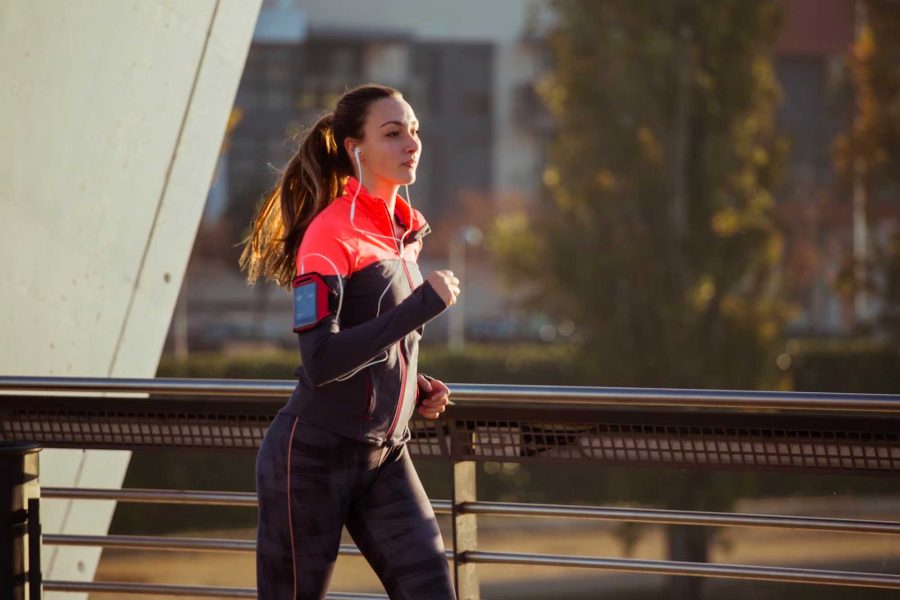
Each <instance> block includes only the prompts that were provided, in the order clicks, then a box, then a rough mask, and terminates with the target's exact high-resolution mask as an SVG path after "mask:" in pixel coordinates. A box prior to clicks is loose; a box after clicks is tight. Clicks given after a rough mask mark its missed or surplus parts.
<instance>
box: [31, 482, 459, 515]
mask: <svg viewBox="0 0 900 600" xmlns="http://www.w3.org/2000/svg"><path fill="white" fill-rule="evenodd" d="M41 497H42V498H43V499H44V500H47V499H50V500H116V501H118V502H130V503H135V504H188V505H200V506H240V507H247V508H256V506H257V498H256V494H254V493H253V492H216V491H199V490H160V489H148V488H123V489H121V490H114V489H107V488H61V487H43V488H41ZM431 507H432V508H433V509H434V512H436V513H438V514H442V513H444V514H449V513H450V512H451V511H452V509H453V503H452V502H450V501H449V500H432V501H431Z"/></svg>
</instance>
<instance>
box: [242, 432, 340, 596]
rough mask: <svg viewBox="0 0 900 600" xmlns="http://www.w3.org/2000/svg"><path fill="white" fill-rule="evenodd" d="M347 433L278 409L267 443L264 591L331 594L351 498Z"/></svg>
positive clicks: (259, 469)
mask: <svg viewBox="0 0 900 600" xmlns="http://www.w3.org/2000/svg"><path fill="white" fill-rule="evenodd" d="M344 443H345V440H343V439H342V438H339V437H338V436H334V435H333V434H330V433H328V432H325V431H323V430H321V429H319V428H317V427H315V426H311V425H307V424H305V423H301V422H300V421H299V420H298V419H296V418H295V417H291V416H289V415H281V414H279V415H278V416H277V417H276V418H275V420H274V421H273V422H272V425H271V426H270V428H269V431H268V432H267V433H266V438H265V440H264V441H263V444H262V445H261V446H260V451H259V454H258V456H257V465H256V476H257V495H258V498H259V528H258V532H257V587H258V593H259V598H260V599H261V600H268V599H276V598H277V599H279V600H281V599H284V598H296V599H298V600H305V599H319V598H324V597H325V593H326V591H327V589H328V582H329V581H330V579H331V574H332V571H333V570H334V563H335V561H336V560H337V554H338V548H339V546H340V539H341V528H342V526H343V523H344V517H345V515H346V510H347V505H348V502H349V494H350V487H351V486H350V482H351V474H349V473H347V468H346V467H347V464H346V460H345V459H346V457H347V453H346V452H345V451H344V450H345V448H343V447H342V446H343V445H344Z"/></svg>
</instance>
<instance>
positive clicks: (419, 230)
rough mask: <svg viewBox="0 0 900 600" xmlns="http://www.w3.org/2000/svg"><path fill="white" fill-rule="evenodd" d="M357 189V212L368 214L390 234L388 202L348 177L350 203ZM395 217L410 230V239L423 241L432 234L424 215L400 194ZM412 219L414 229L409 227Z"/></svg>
mask: <svg viewBox="0 0 900 600" xmlns="http://www.w3.org/2000/svg"><path fill="white" fill-rule="evenodd" d="M357 189H358V190H359V194H358V195H357V196H356V205H357V209H356V210H357V211H362V212H365V213H367V214H368V215H369V216H371V217H372V218H374V219H375V222H376V223H378V226H379V227H380V228H384V229H385V231H386V232H387V233H388V234H390V233H391V231H390V230H389V229H388V226H389V223H388V220H387V202H386V201H385V200H384V199H383V198H381V197H379V196H373V195H372V194H370V193H369V190H367V189H366V186H360V184H359V181H357V179H356V178H355V177H347V181H346V182H345V183H344V197H345V198H346V199H347V201H348V202H350V201H352V200H353V195H354V194H356V190H357ZM394 216H395V217H396V218H397V220H398V221H399V222H400V224H401V225H402V226H403V227H405V228H408V229H409V230H410V235H409V236H408V237H414V238H416V239H421V238H422V237H424V236H425V235H427V234H428V233H430V232H431V228H430V227H429V226H428V223H427V222H426V221H425V218H424V217H423V216H422V213H420V212H419V211H417V210H414V209H412V207H410V205H409V203H408V202H407V201H406V200H404V199H403V196H401V195H400V194H397V196H396V199H395V201H394ZM410 219H412V227H410V226H409V225H410Z"/></svg>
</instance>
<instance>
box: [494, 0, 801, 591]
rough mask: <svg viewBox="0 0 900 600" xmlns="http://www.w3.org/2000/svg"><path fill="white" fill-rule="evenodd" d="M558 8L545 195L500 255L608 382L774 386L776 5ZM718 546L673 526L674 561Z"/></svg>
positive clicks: (500, 230) (733, 1) (508, 224)
mask: <svg viewBox="0 0 900 600" xmlns="http://www.w3.org/2000/svg"><path fill="white" fill-rule="evenodd" d="M553 7H554V10H555V16H556V19H555V23H556V24H555V27H554V30H553V31H552V33H551V35H550V48H551V54H552V59H553V68H552V72H551V75H550V77H549V79H548V80H547V82H546V83H545V84H544V85H543V89H542V93H543V97H544V98H545V100H546V102H547V105H548V107H549V109H550V111H551V113H552V114H553V115H554V117H555V120H556V135H555V137H554V139H553V141H552V142H550V144H549V147H548V148H547V155H548V166H547V169H546V171H545V175H544V182H545V184H546V191H547V193H546V198H545V201H544V202H543V204H542V205H541V206H540V207H539V209H538V210H537V211H535V214H534V215H532V216H531V217H529V216H526V215H525V214H524V213H514V214H508V215H505V216H503V217H501V218H499V219H498V220H497V222H496V224H495V229H494V232H493V233H494V235H493V236H491V240H492V243H493V247H494V249H495V251H496V252H497V254H498V258H499V259H500V263H501V264H502V265H503V266H504V268H505V269H506V272H507V274H508V275H509V277H510V278H511V279H513V280H514V281H517V282H528V283H529V284H530V286H531V287H532V291H533V296H532V301H531V305H532V307H534V308H535V309H537V310H539V311H541V312H544V313H547V314H550V315H552V316H554V317H556V318H560V319H562V318H567V319H571V320H573V321H574V322H575V323H576V326H577V327H578V332H579V334H580V337H582V338H583V339H584V347H583V352H582V354H583V356H585V357H586V359H587V360H588V361H589V362H590V369H591V373H592V376H593V379H594V382H595V383H596V384H602V385H634V386H667V387H702V388H757V387H760V386H766V385H769V384H770V383H771V381H772V379H771V378H772V377H774V373H775V368H774V343H775V342H777V340H778V336H779V333H780V328H781V323H782V320H783V309H782V304H781V301H780V297H779V286H778V280H777V275H778V265H779V261H780V256H781V238H780V235H779V233H778V231H777V229H776V227H775V225H774V222H773V216H772V209H773V195H772V190H773V188H774V186H775V184H776V181H777V179H778V176H779V172H780V169H781V165H782V162H783V156H784V152H785V143H784V141H783V140H782V138H781V137H780V136H779V135H778V134H777V132H776V131H775V127H774V114H773V113H774V108H775V106H776V103H777V101H778V97H779V89H778V86H777V83H776V81H775V77H774V73H773V68H772V64H771V52H772V46H773V43H774V38H775V35H776V33H777V29H778V25H779V10H778V7H777V5H776V3H775V2H770V1H767V2H763V1H760V2H743V1H741V0H729V1H725V0H723V1H720V2H704V1H703V0H678V1H672V2H652V1H641V0H639V1H636V0H606V1H604V2H595V1H593V0H557V1H556V2H553ZM674 479H677V480H678V481H677V482H675V481H674ZM674 479H673V485H671V486H667V489H666V490H665V491H664V492H663V493H664V494H665V495H666V500H665V502H666V503H668V504H669V505H672V506H678V507H679V508H694V509H703V510H715V509H721V508H723V507H724V506H726V505H727V504H728V502H729V498H730V497H731V493H732V492H730V491H729V490H723V489H720V488H719V487H717V486H715V485H712V483H711V482H710V480H709V478H708V477H707V476H705V475H702V474H696V473H695V474H691V475H690V476H689V477H682V478H677V477H675V478H674ZM646 484H647V482H646V481H645V480H643V479H642V478H639V477H636V478H629V479H628V480H626V481H623V482H622V485H626V486H627V485H632V486H642V485H643V486H645V487H646ZM657 489H658V482H657V485H654V490H657ZM645 491H646V490H638V489H635V493H636V495H637V496H641V495H643V494H641V492H645ZM707 542H708V538H707V532H706V531H704V530H702V529H699V528H691V529H686V528H679V527H673V528H671V529H670V536H669V546H670V552H669V554H670V557H672V558H673V559H677V560H694V561H704V560H706V555H707ZM666 597H667V598H697V597H699V581H698V580H695V579H693V578H680V579H678V580H677V581H673V582H672V583H671V585H670V588H669V590H667V593H666Z"/></svg>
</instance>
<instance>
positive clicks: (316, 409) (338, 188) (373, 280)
mask: <svg viewBox="0 0 900 600" xmlns="http://www.w3.org/2000/svg"><path fill="white" fill-rule="evenodd" d="M418 128H419V123H418V121H417V120H416V116H415V113H414V112H413V109H412V107H411V106H410V105H409V104H408V103H407V102H406V101H405V100H404V99H403V96H402V95H401V94H400V92H398V91H397V90H395V89H392V88H389V87H385V86H380V85H366V86H362V87H359V88H356V89H354V90H351V91H349V92H347V93H346V94H344V96H343V97H342V98H341V99H340V100H339V101H338V103H337V106H336V108H335V111H334V113H332V114H328V115H325V116H324V117H322V118H321V119H319V121H318V122H317V123H316V124H315V125H314V126H313V127H312V129H311V130H310V131H309V132H308V133H307V134H306V137H305V138H304V139H303V141H302V143H301V145H300V147H299V149H298V151H297V153H296V154H295V155H294V157H293V158H292V159H291V161H290V162H289V163H288V165H287V167H286V168H285V170H284V172H283V173H282V175H281V179H280V181H279V182H278V184H277V185H276V187H275V188H273V191H272V192H271V193H270V194H269V196H268V197H267V198H266V200H265V202H264V203H263V204H262V206H261V208H260V210H259V212H258V214H257V215H256V218H255V220H254V222H253V227H252V232H251V235H250V238H249V240H248V243H247V245H246V247H245V249H244V253H243V255H242V257H241V266H242V267H243V268H244V269H245V270H246V271H247V274H248V279H249V281H250V282H254V281H256V280H257V279H258V278H260V277H264V278H268V279H271V280H274V281H275V282H277V283H278V284H280V285H284V286H289V287H291V288H292V291H293V294H294V331H296V332H297V333H298V340H299V346H300V356H301V362H302V366H301V367H299V368H298V369H297V370H296V375H297V377H298V384H297V387H296V389H295V391H294V393H293V394H292V395H291V397H290V399H289V400H288V402H287V404H286V405H285V406H284V407H283V408H282V409H281V410H280V411H279V412H278V414H277V415H276V416H275V419H274V420H273V421H272V424H271V426H270V427H269V429H268V431H267V432H266V436H265V439H264V440H263V443H262V446H261V447H260V450H259V455H258V458H257V463H256V485H257V494H258V497H259V530H258V535H257V544H258V545H257V583H258V591H259V598H260V599H261V600H289V599H290V600H300V599H303V600H306V599H321V598H324V597H325V594H326V591H327V588H328V582H329V580H330V578H331V573H332V570H333V568H334V563H335V560H336V559H337V555H338V547H339V544H340V539H341V528H342V527H343V526H346V528H347V530H348V531H349V533H350V535H351V536H352V537H353V540H354V541H355V542H356V545H357V546H358V547H359V549H360V551H361V552H362V554H363V556H365V557H366V559H367V560H368V562H369V564H370V565H371V566H372V568H373V569H374V570H375V572H376V573H377V575H378V577H379V578H380V579H381V582H382V584H383V585H384V588H385V590H386V591H387V593H388V595H389V596H390V597H391V598H392V599H393V600H400V599H403V600H411V599H421V600H426V599H427V600H450V599H452V598H454V592H453V586H452V583H451V578H450V572H449V568H448V566H447V560H446V558H445V555H444V544H443V540H442V539H441V533H440V530H439V529H438V525H437V521H436V520H435V517H434V512H433V511H432V509H431V503H430V502H429V500H428V498H427V497H426V495H425V492H424V490H423V488H422V484H421V483H420V482H419V478H418V476H417V474H416V471H415V469H414V467H413V465H412V462H411V461H410V458H409V453H408V450H407V447H406V442H407V440H409V437H410V432H409V427H408V426H407V422H408V421H409V419H410V418H411V417H412V416H413V414H414V412H416V411H418V413H419V414H421V415H422V416H423V417H425V418H428V419H437V418H438V417H439V416H440V414H441V413H442V412H444V409H445V406H446V404H447V401H448V397H449V390H448V389H447V386H446V385H444V384H443V382H441V381H439V380H437V379H432V378H430V377H428V376H425V375H423V374H421V373H419V372H418V369H417V356H418V343H419V339H420V338H421V337H422V329H423V326H424V325H425V323H427V322H428V321H430V320H431V319H433V318H434V317H436V316H437V315H439V314H440V313H441V312H443V311H444V310H446V309H447V307H449V306H450V305H452V304H453V303H454V302H455V301H456V297H457V295H458V294H459V287H458V286H459V281H458V280H457V279H456V278H455V277H454V276H453V274H452V273H451V272H450V271H446V270H445V271H436V272H434V273H431V274H430V275H429V276H428V278H427V280H425V281H423V278H422V276H421V274H420V273H419V269H418V267H417V264H416V260H417V258H418V256H419V252H420V251H421V249H422V240H423V238H424V237H425V236H426V235H427V234H428V233H429V231H430V229H429V227H428V224H427V223H426V222H425V219H424V218H423V216H422V214H421V213H419V212H418V211H417V210H415V209H413V208H412V206H411V204H410V203H409V202H407V200H404V199H403V198H402V197H401V196H400V195H399V194H398V189H399V187H400V186H401V185H402V186H405V185H407V184H410V183H413V182H414V181H415V178H416V165H417V164H418V160H419V156H420V154H421V151H422V144H421V142H420V140H419V135H418ZM406 196H407V199H408V198H409V193H408V190H407V195H406Z"/></svg>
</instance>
